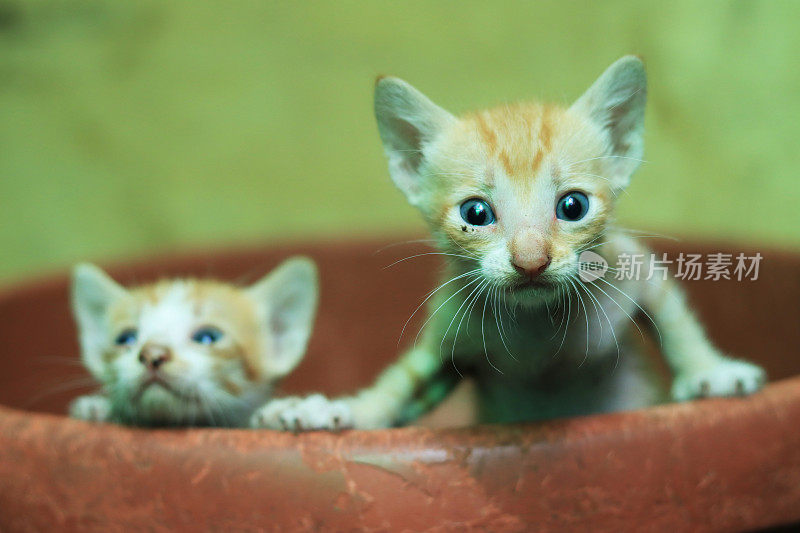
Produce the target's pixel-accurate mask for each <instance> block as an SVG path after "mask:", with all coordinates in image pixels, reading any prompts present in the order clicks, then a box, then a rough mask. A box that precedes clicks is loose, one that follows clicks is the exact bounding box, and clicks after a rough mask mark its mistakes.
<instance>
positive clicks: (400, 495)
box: [0, 244, 800, 531]
mask: <svg viewBox="0 0 800 533" xmlns="http://www.w3.org/2000/svg"><path fill="white" fill-rule="evenodd" d="M377 248H379V246H377V245H347V246H319V247H313V246H309V247H297V248H293V249H277V250H250V251H238V252H230V253H222V254H217V255H214V256H210V257H202V256H192V257H180V258H174V259H168V260H164V261H158V262H153V263H148V264H140V265H135V266H133V267H127V268H125V269H116V270H114V269H112V271H114V272H115V273H116V274H118V275H121V277H122V279H123V280H126V281H127V280H131V279H140V280H145V279H149V278H152V277H153V276H154V275H157V274H175V273H187V272H188V273H195V274H210V273H214V274H215V275H219V276H224V277H228V278H230V279H236V278H237V277H239V276H241V275H242V274H245V273H249V274H250V279H252V278H254V277H256V276H258V275H259V274H260V273H262V272H264V271H266V270H268V269H269V268H270V267H271V266H273V265H274V264H276V263H277V262H278V261H279V260H280V259H281V258H283V257H285V255H287V254H289V253H295V252H304V253H308V254H310V255H312V256H313V257H314V258H315V259H317V260H318V262H319V263H320V266H321V270H322V284H323V296H322V306H321V316H320V319H319V327H318V330H317V333H316V334H315V337H314V339H313V341H312V346H311V350H310V353H309V356H308V358H307V360H306V362H304V364H303V365H302V367H301V369H300V370H299V371H298V372H297V374H296V375H295V376H293V378H292V380H291V382H290V383H288V384H287V389H288V390H292V391H305V390H322V391H325V392H329V393H339V392H344V391H346V390H349V389H352V388H354V387H356V386H358V385H361V384H364V383H367V382H369V380H370V379H372V377H373V376H374V375H375V373H377V372H378V371H379V369H380V368H381V367H382V366H383V365H384V364H386V362H387V361H389V360H390V359H391V358H392V357H394V355H395V353H396V351H397V335H398V334H399V331H400V328H401V327H402V324H403V322H404V321H405V319H406V317H407V316H408V314H409V313H410V312H411V311H412V310H413V309H414V307H415V306H416V305H415V304H416V302H418V301H419V299H420V298H421V297H422V295H424V293H425V292H426V287H429V286H430V283H431V280H432V277H433V275H434V271H435V268H434V265H435V263H433V262H431V261H427V262H422V261H420V262H419V263H417V264H414V263H413V262H409V264H408V265H407V266H403V267H402V268H401V269H399V270H398V271H396V272H391V270H392V269H389V270H387V271H385V270H382V269H381V267H383V266H385V265H387V264H389V263H391V262H392V261H393V260H395V259H397V258H398V257H401V256H405V255H412V254H413V253H415V252H417V251H418V248H409V247H405V248H403V249H402V251H400V252H397V253H394V254H393V255H392V254H377V255H374V254H373V252H374V250H376V249H377ZM680 248H681V250H682V251H685V252H689V251H698V250H699V251H714V252H716V251H724V250H718V249H717V248H716V247H715V248H713V249H708V248H701V247H699V246H697V247H691V246H687V245H685V244H682V245H681V247H680ZM689 248H692V249H689ZM735 251H736V252H738V251H740V250H735ZM743 251H745V252H746V251H747V250H743ZM762 253H763V251H762ZM423 261H426V260H423ZM254 266H256V268H254ZM394 268H397V267H394ZM689 288H690V290H692V294H693V298H694V300H695V301H696V302H697V304H698V306H699V308H700V311H701V314H702V316H703V317H704V319H705V320H706V321H707V322H708V323H709V326H710V330H711V333H712V336H713V337H714V338H715V339H716V340H717V341H718V342H719V344H720V345H721V346H722V347H723V348H725V349H727V350H729V351H731V352H732V353H735V354H737V355H741V356H745V357H749V358H752V359H755V360H758V361H759V362H761V363H763V364H765V365H766V367H767V368H768V370H769V371H770V374H771V377H773V378H785V379H782V380H779V381H777V382H774V383H773V384H771V385H770V386H769V387H768V388H767V389H766V390H765V391H763V392H762V393H759V394H757V395H755V396H753V397H750V398H744V399H730V400H708V401H700V402H694V403H691V404H683V405H666V406H662V407H658V408H654V409H650V410H646V411H639V412H632V413H619V414H613V415H603V416H593V417H585V418H578V419H570V420H558V421H552V422H549V423H544V424H529V425H518V426H482V427H474V428H459V429H430V428H420V427H416V428H405V429H396V430H386V431H373V432H359V431H351V432H346V433H343V434H341V435H331V434H323V433H315V434H305V435H291V434H283V433H276V432H270V431H249V430H221V429H188V430H143V429H132V428H124V427H117V426H111V425H91V424H87V423H84V422H80V421H75V420H69V419H67V418H64V417H63V416H58V415H54V414H48V413H60V412H63V410H64V406H65V402H66V401H67V400H68V398H70V397H73V396H74V395H75V394H77V391H76V390H70V391H62V392H56V393H52V394H49V395H43V393H46V392H52V390H50V391H49V390H48V389H52V388H53V387H54V386H58V385H57V384H60V383H64V382H65V380H67V379H70V377H75V376H81V375H82V374H81V373H80V370H79V368H78V367H76V366H74V365H65V364H59V363H56V362H54V361H52V360H51V359H49V358H52V357H53V356H61V357H64V358H66V359H68V360H74V358H75V355H76V352H77V346H76V345H75V340H74V338H73V336H74V331H73V329H72V325H71V322H70V319H69V315H68V314H67V313H68V311H67V303H66V285H65V278H64V277H63V276H60V277H57V278H54V279H52V280H49V281H45V282H41V283H36V284H33V285H29V286H21V287H18V288H15V289H12V290H9V291H6V292H5V293H4V294H2V295H0V335H2V336H3V339H4V342H3V353H2V356H0V403H2V404H4V405H5V406H7V407H0V531H45V530H47V531H53V530H67V531H70V530H95V531H121V530H130V529H134V530H165V531H166V530H171V531H176V530H177V531H180V530H185V531H188V530H201V529H203V530H204V529H211V530H223V531H229V530H258V529H264V530H273V529H281V530H295V529H302V530H325V531H341V530H363V529H367V530H370V529H371V530H403V529H409V530H428V529H435V530H464V529H480V530H492V531H530V530H542V531H565V530H587V529H590V530H593V531H626V530H641V529H647V530H674V531H685V530H691V531H731V530H753V529H757V528H762V527H766V526H771V525H776V524H785V523H791V522H797V521H800V378H790V377H789V376H792V375H795V374H798V373H800V360H799V359H800V358H798V357H797V356H798V355H800V354H799V353H798V348H797V346H798V343H799V342H800V331H799V329H800V328H798V325H800V306H798V305H797V301H798V298H800V258H797V257H793V256H790V255H782V254H765V259H764V262H763V263H762V271H761V279H760V280H759V281H757V282H748V283H745V282H742V283H737V282H724V283H696V284H689ZM413 331H416V330H413ZM446 409H447V408H445V410H444V411H443V413H440V414H439V417H440V419H442V418H443V419H444V420H447V419H448V416H447V410H446ZM450 409H452V412H453V413H455V411H457V410H458V409H459V405H451V407H450ZM33 410H36V411H33ZM461 411H463V409H461ZM462 415H463V413H461V414H459V415H458V416H462ZM453 416H456V415H455V414H454V415H453ZM462 419H463V416H462Z"/></svg>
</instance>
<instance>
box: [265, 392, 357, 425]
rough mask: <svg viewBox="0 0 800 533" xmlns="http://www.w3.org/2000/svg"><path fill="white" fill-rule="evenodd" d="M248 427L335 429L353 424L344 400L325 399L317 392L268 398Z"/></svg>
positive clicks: (351, 415)
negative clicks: (304, 396) (300, 395)
mask: <svg viewBox="0 0 800 533" xmlns="http://www.w3.org/2000/svg"><path fill="white" fill-rule="evenodd" d="M250 427H252V428H256V429H259V428H263V429H275V430H282V431H293V432H298V431H314V430H326V431H338V430H342V429H349V428H352V427H353V414H352V412H351V410H350V406H349V405H348V404H347V402H346V401H344V400H329V399H328V398H326V397H325V396H323V395H321V394H312V395H311V396H308V397H306V398H299V397H289V398H279V399H277V400H272V401H270V402H268V403H267V404H266V405H264V406H263V407H261V408H260V409H258V410H257V411H256V412H255V413H254V414H253V416H252V417H251V419H250Z"/></svg>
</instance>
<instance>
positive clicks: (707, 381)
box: [672, 358, 767, 402]
mask: <svg viewBox="0 0 800 533" xmlns="http://www.w3.org/2000/svg"><path fill="white" fill-rule="evenodd" d="M766 381H767V375H766V373H765V372H764V370H763V369H762V368H761V367H758V366H756V365H754V364H752V363H748V362H747V361H740V360H736V359H727V358H725V359H720V361H719V362H718V363H717V364H716V365H714V366H713V367H711V368H709V369H707V370H702V371H698V372H687V373H683V374H678V375H677V376H675V381H674V382H673V384H672V399H673V400H676V401H679V402H682V401H686V400H691V399H694V398H708V397H712V396H745V395H748V394H752V393H754V392H756V391H757V390H759V389H761V387H763V386H764V383H766Z"/></svg>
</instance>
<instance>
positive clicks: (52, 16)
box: [0, 0, 800, 279]
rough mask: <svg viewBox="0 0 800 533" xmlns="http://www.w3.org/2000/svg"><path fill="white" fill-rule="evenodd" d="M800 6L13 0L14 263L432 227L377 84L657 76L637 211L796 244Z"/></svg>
mask: <svg viewBox="0 0 800 533" xmlns="http://www.w3.org/2000/svg"><path fill="white" fill-rule="evenodd" d="M798 20H800V3H798V2H789V1H786V2H767V1H765V2H732V3H726V2H695V1H686V2H674V1H673V2H661V1H658V2H655V1H653V2H637V3H626V2H546V3H545V2H541V3H534V2H508V3H500V2H392V3H389V2H342V1H338V2H291V3H290V2H255V1H254V2H217V1H211V0H204V1H198V0H193V1H186V2H178V1H172V2H165V1H124V2H123V1H115V2H106V1H87V2H66V1H58V2H56V1H48V2H44V1H30V0H26V1H23V0H19V1H16V2H9V1H4V2H1V3H0V202H1V204H0V249H1V250H2V254H3V256H2V257H3V258H2V261H0V277H2V278H6V279H7V278H9V277H18V276H20V275H22V274H23V273H25V274H27V273H30V272H36V271H41V270H45V269H52V268H60V267H63V266H66V265H68V264H70V263H73V262H75V261H78V260H82V259H120V258H125V257H130V256H133V255H138V254H145V253H155V252H161V251H167V250H175V249H193V248H206V247H213V246H218V245H223V244H230V243H239V242H250V241H261V242H269V241H272V240H287V239H293V238H308V237H312V236H324V237H325V238H349V237H352V236H356V235H365V234H371V235H374V234H381V235H385V236H386V237H387V239H390V238H392V237H391V236H397V235H400V234H407V233H412V232H421V231H423V227H422V224H421V222H420V220H419V217H418V216H417V215H416V213H415V212H414V211H413V210H412V209H411V208H410V207H408V206H407V204H406V202H405V200H404V199H403V198H402V196H401V194H400V193H399V192H397V191H395V189H394V187H393V186H392V184H391V182H390V180H389V177H388V173H387V171H386V168H385V164H384V159H383V154H382V151H381V148H380V143H379V141H378V137H377V133H376V128H375V125H374V121H373V117H372V109H371V98H372V84H373V79H374V77H375V76H376V75H377V74H380V73H391V74H395V75H398V76H401V77H403V78H405V79H407V80H409V81H410V82H412V83H413V84H414V85H416V86H417V87H419V88H420V89H421V90H423V91H424V92H426V93H427V94H429V95H430V96H431V97H432V98H433V99H434V100H436V101H437V102H438V103H440V104H441V105H443V106H445V107H447V108H449V109H451V110H452V111H456V112H458V111H464V110H467V109H470V108H475V107H480V106H487V105H491V104H495V103H499V102H503V101H508V100H517V99H526V98H544V99H547V100H551V101H557V102H563V103H568V102H570V101H571V100H572V99H574V98H575V97H577V96H578V95H579V94H580V93H581V92H582V91H583V90H584V89H585V88H586V87H588V85H589V84H590V83H591V82H592V81H593V79H594V78H595V77H596V76H598V75H599V74H600V72H602V70H603V69H604V68H605V67H606V66H607V65H608V64H610V63H611V62H612V61H613V60H615V59H616V58H617V57H619V56H621V55H623V54H625V53H637V54H640V55H642V56H643V57H644V58H645V60H646V62H647V67H648V72H649V77H650V101H649V105H648V115H647V129H648V131H647V147H646V155H645V158H646V159H647V161H648V163H647V164H645V165H644V166H643V167H642V169H641V170H640V171H639V173H638V175H637V176H636V178H635V180H634V183H633V185H632V186H631V189H630V190H629V192H630V194H629V195H627V196H625V197H624V199H623V202H622V205H621V214H620V218H621V221H622V222H623V223H625V224H626V225H629V226H633V227H639V228H645V229H649V230H653V231H657V232H660V233H666V234H670V235H680V236H701V237H706V238H708V237H711V238H722V239H726V240H730V239H739V240H744V241H747V242H750V243H764V244H765V245H780V246H790V247H797V246H798V245H800V210H798V208H797V205H796V204H797V202H798V201H800V178H798V176H797V168H798V158H800V154H799V152H800V149H798V146H797V140H798V130H800V101H799V100H798V94H800V93H798V90H800V68H798V66H797V63H796V55H797V53H798V52H799V51H800V32H798V31H797V30H798V26H797V24H798Z"/></svg>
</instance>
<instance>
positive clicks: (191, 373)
mask: <svg viewBox="0 0 800 533" xmlns="http://www.w3.org/2000/svg"><path fill="white" fill-rule="evenodd" d="M316 305H317V277H316V269H315V267H314V264H313V263H312V262H311V261H310V260H308V259H305V258H293V259H290V260H288V261H286V262H285V263H283V264H282V265H280V266H279V267H278V268H277V269H275V270H274V271H273V272H271V273H270V274H269V275H267V276H265V277H264V278H263V279H261V280H260V281H258V282H257V283H255V284H254V285H252V286H250V287H247V288H239V287H236V286H234V285H231V284H227V283H221V282H217V281H209V280H193V279H177V280H164V281H160V282H158V283H155V284H151V285H144V286H141V287H136V288H132V289H125V288H123V287H122V286H120V285H118V284H117V283H116V282H114V281H113V280H112V279H111V278H109V277H108V276H107V275H106V274H105V273H104V272H103V271H101V270H100V269H99V268H97V267H95V266H93V265H88V264H83V265H78V266H77V267H76V268H75V270H74V274H73V283H72V306H73V311H74V314H75V317H76V320H77V323H78V327H79V330H80V343H81V348H82V358H83V363H84V365H85V366H86V368H87V369H88V370H89V372H90V373H91V374H92V376H94V377H95V378H96V379H97V380H98V381H99V382H100V383H101V384H102V387H103V388H102V392H101V393H100V394H95V395H89V396H82V397H80V398H77V399H76V400H75V401H74V402H73V403H72V404H71V406H70V415H71V416H73V417H75V418H81V419H84V420H93V421H115V422H121V423H125V424H135V425H214V426H219V425H224V426H242V425H246V423H247V420H248V418H249V416H250V415H251V414H252V412H253V411H254V410H255V408H256V407H258V406H260V405H261V404H263V403H264V402H265V401H266V400H267V399H268V398H269V396H270V393H271V392H272V389H273V386H274V385H275V384H276V382H277V381H278V380H279V379H280V378H282V377H283V376H286V375H287V374H288V373H289V372H291V371H292V370H293V369H294V368H295V366H297V364H298V363H299V362H300V360H301V359H302V357H303V355H304V353H305V349H306V344H307V342H308V339H309V336H310V334H311V328H312V325H313V322H314V315H315V311H316Z"/></svg>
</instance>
